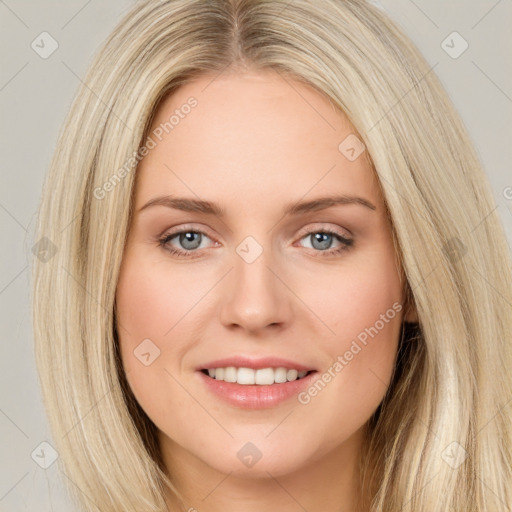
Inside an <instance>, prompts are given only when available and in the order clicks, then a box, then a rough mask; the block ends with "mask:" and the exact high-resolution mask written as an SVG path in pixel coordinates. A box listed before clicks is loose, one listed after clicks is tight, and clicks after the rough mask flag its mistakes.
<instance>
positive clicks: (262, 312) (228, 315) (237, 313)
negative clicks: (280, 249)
mask: <svg viewBox="0 0 512 512" xmlns="http://www.w3.org/2000/svg"><path fill="white" fill-rule="evenodd" d="M233 265H234V269H233V272H231V273H230V274H231V277H230V287H229V293H228V294H227V295H226V296H225V297H224V301H223V305H222V312H221V320H222V323H223V324H224V325H226V326H229V325H233V324H237V325H239V326H240V327H243V328H245V329H247V330H251V331H254V330H258V329H262V328H265V327H266V326H268V325H272V324H283V323H287V322H288V321H289V319H290V313H291V307H290V303H289V300H290V297H289V294H288V293H287V291H286V286H284V284H283V283H282V282H281V280H280V279H278V277H276V274H279V270H276V269H278V268H279V264H278V262H277V261H276V259H275V258H274V257H273V252H272V250H271V249H270V247H269V245H268V244H266V245H265V247H263V245H262V244H260V243H259V242H258V241H257V240H256V239H255V238H254V237H251V236H248V237H246V238H245V239H244V240H242V242H241V243H240V244H239V245H238V246H237V247H236V254H235V255H234V258H233Z"/></svg>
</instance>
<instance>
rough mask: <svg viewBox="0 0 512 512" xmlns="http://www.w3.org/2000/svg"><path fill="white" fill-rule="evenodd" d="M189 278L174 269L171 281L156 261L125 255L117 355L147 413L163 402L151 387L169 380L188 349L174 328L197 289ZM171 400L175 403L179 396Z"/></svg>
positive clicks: (118, 307)
mask: <svg viewBox="0 0 512 512" xmlns="http://www.w3.org/2000/svg"><path fill="white" fill-rule="evenodd" d="M188 281H189V282H188V284H187V279H186V276H184V275H182V273H175V274H174V276H173V279H172V281H171V282H169V279H167V278H165V272H164V271H163V270H162V268H161V266H159V262H158V261H154V260H152V261H151V260H149V259H148V258H146V259H144V258H143V257H137V254H134V255H132V254H127V255H126V257H125V259H124V260H123V265H122V267H121V272H120V276H119V281H118V284H117V291H116V312H117V318H116V320H117V331H118V337H119V344H120V352H121V358H122V362H123V368H124V371H125V373H126V377H127V380H128V383H129V385H130V388H131V389H132V392H133V394H134V395H135V397H136V399H137V401H138V402H139V404H140V405H141V407H142V408H143V409H144V410H145V411H146V413H147V414H148V415H149V416H150V417H154V416H155V414H156V415H157V416H158V411H159V410H162V408H163V407H164V404H163V403H162V393H156V392H155V390H159V389H160V390H161V389H163V386H166V387H168V386H170V385H172V378H171V377H170V374H175V372H176V366H177V364H179V361H180V360H181V359H182V354H183V353H185V352H186V347H187V339H186V337H185V336H177V335H176V333H178V332H181V331H180V329H181V328H182V327H183V326H184V325H185V324H186V319H185V320H184V317H185V316H186V314H187V310H189V309H190V307H191V306H190V305H191V304H194V303H195V302H196V301H197V298H195V295H198V292H197V291H196V292H194V290H190V288H191V287H190V278H189V279H188ZM177 290H179V293H177ZM171 341H172V343H171ZM166 372H167V373H166ZM182 398H183V402H184V401H185V397H182ZM174 399H175V401H176V402H179V401H180V400H181V395H180V394H179V393H178V394H176V395H174ZM177 405H178V406H180V405H183V404H180V403H177Z"/></svg>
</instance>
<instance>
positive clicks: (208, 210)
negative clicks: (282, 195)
mask: <svg viewBox="0 0 512 512" xmlns="http://www.w3.org/2000/svg"><path fill="white" fill-rule="evenodd" d="M348 204H355V205H361V206H365V207H366V208H369V209H370V210H376V209H377V208H376V206H375V205H374V204H373V203H371V202H370V201H368V200H367V199H364V198H362V197H356V196H327V197H319V198H317V199H313V200H311V201H302V202H298V203H291V204H289V205H288V206H286V208H285V209H284V215H302V214H305V213H309V212H315V211H319V210H325V209H327V208H330V207H331V206H336V205H348ZM152 206H165V207H167V208H174V209H176V210H182V211H185V212H195V213H203V214H207V215H216V216H218V217H222V218H224V217H225V216H226V212H225V210H224V209H223V208H221V207H220V206H219V205H217V204H215V203H212V202H210V201H203V200H202V199H193V198H188V197H174V196H170V195H166V196H158V197H155V198H153V199H151V200H149V201H148V202H147V203H146V204H145V205H144V206H142V207H141V208H139V210H138V212H141V211H142V210H145V209H147V208H150V207H152Z"/></svg>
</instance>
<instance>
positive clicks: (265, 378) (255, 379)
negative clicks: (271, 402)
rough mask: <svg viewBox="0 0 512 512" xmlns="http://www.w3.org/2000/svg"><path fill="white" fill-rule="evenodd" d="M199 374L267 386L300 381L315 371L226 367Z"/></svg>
mask: <svg viewBox="0 0 512 512" xmlns="http://www.w3.org/2000/svg"><path fill="white" fill-rule="evenodd" d="M201 372H202V373H204V374H205V375H207V376H208V377H210V378H212V379H214V380H219V381H224V382H231V383H236V384H241V385H243V386H250V385H260V386H269V385H273V384H285V383H287V382H293V381H296V380H301V379H303V378H304V377H306V376H308V375H310V374H311V373H316V370H310V371H307V370H302V371H299V370H296V369H293V368H284V367H278V368H271V367H269V368H260V369H257V370H255V369H253V368H246V367H238V368H237V367H235V366H228V367H225V368H209V369H206V368H204V369H202V370H201Z"/></svg>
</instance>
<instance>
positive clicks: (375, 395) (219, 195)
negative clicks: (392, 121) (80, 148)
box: [116, 72, 404, 476]
mask: <svg viewBox="0 0 512 512" xmlns="http://www.w3.org/2000/svg"><path fill="white" fill-rule="evenodd" d="M191 97H193V98H194V99H190V98H191ZM166 123H167V124H166ZM354 131H355V130H354V129H353V128H352V127H351V125H350V124H349V122H348V120H347V119H346V118H345V117H344V116H343V115H342V114H341V113H340V112H339V111H337V110H335V109H334V107H333V106H332V105H331V104H330V103H329V102H328V101H327V100H326V99H324V97H323V96H322V95H320V94H319V93H318V92H316V91H315V90H314V89H312V88H309V87H308V86H305V85H302V84H300V83H299V82H296V81H292V80H290V79H286V80H285V79H284V78H282V77H281V76H279V75H277V74H273V73H271V72H257V73H255V72H251V73H246V74H231V75H221V76H220V77H218V78H214V76H213V75H211V76H206V75H203V76H202V77H201V78H199V79H196V80H195V81H194V82H190V83H188V84H186V85H184V86H182V87H181V88H180V89H178V90H177V91H176V92H175V93H174V94H173V95H172V96H170V97H168V98H167V99H166V101H165V102H164V103H163V104H162V105H161V106H160V108H159V110H158V112H157V115H156V118H155V119H154V123H153V127H152V131H151V133H150V136H151V138H152V142H149V144H148V150H149V152H148V154H147V155H146V156H145V157H144V159H143V160H142V161H141V163H140V165H139V168H138V170H137V173H138V176H137V184H136V193H135V204H134V216H133V221H132V224H131V226H130V232H129V238H128V241H127V245H126V248H125V253H124V257H123V262H122V267H121V274H120V278H119V282H118V288H117V295H116V307H117V321H118V332H119V339H120V348H121V354H122V360H123V365H124V369H125V372H126V374H127V379H128V382H129V384H130V386H131V389H132V390H133V393H134V395H135V397H136V399H137V400H138V402H139V403H140V405H141V406H142V408H143V409H144V411H145V412H146V413H147V415H148V416H149V418H151V420H152V421H153V422H154V423H155V425H156V426H157V427H158V429H159V431H160V433H159V436H160V438H159V439H160V443H161V446H162V449H163V452H164V457H165V459H166V461H167V463H168V466H170V467H176V468H178V466H179V465H180V462H181V463H183V462H184V461H194V463H195V464H196V465H197V467H204V468H206V467H209V468H210V469H213V470H216V471H221V472H223V473H232V474H233V473H234V474H248V475H249V474H250V475H254V476H262V475H264V476H265V475H268V474H267V472H269V473H270V474H272V475H273V476H278V475H284V474H287V473H290V472H292V471H295V470H299V469H301V468H305V467H307V466H308V464H314V463H315V462H320V461H321V460H325V459H326V458H330V460H332V461H336V460H342V457H345V460H347V459H346V457H348V456H349V454H350V456H352V455H354V454H355V453H356V452H357V451H358V450H359V447H360V442H361V439H362V437H361V435H362V432H363V426H364V424H365V422H367V420H368V419H369V418H370V416H371V415H372V413H373V412H374V411H375V409H376V408H377V406H378V405H379V403H380V402H381V401H382V399H383V397H384V394H385V392H386V389H387V387H388V385H389V383H390V378H391V374H392V369H393V366H394V360H395V355H396V350H397V344H398V336H399V332H400V325H401V322H402V321H403V320H404V318H403V310H402V298H403V296H402V284H401V282H400V279H399V272H398V270H397V267H396V263H395V261H396V260H395V251H394V246H393V241H392V236H391V229H390V225H389V223H388V220H387V218H386V215H385V210H384V203H383V199H382V197H381V195H380V191H379V187H378V183H377V180H376V178H375V176H374V174H373V172H372V170H371V167H370V164H369V162H368V159H367V155H366V152H365V151H364V146H361V142H360V141H359V140H358V139H357V138H356V136H355V135H354ZM325 198H336V199H333V200H332V201H328V200H326V199H325ZM340 198H341V199H340ZM338 199H340V200H339V201H338ZM171 251H175V252H171ZM214 368H220V370H216V375H217V377H219V379H214V378H212V377H210V376H209V375H207V374H206V373H208V372H207V370H208V369H210V370H212V369H214ZM240 368H242V369H240ZM277 368H280V369H279V370H277ZM283 368H284V369H283ZM258 369H259V370H261V371H259V372H258V371H255V370H258ZM202 370H203V371H202ZM295 370H298V371H300V373H298V372H296V371H295ZM306 371H308V372H310V373H308V374H306V376H304V377H302V378H301V379H300V380H297V381H295V380H294V379H295V377H296V376H297V375H300V376H302V375H303V374H304V373H305V372H306ZM212 374H213V372H212ZM223 379H225V380H223ZM234 379H236V382H232V381H233V380H234ZM252 379H254V381H253V380H252ZM288 379H290V380H289V381H288ZM283 380H286V382H282V381H283ZM229 381H231V382H229ZM276 381H277V382H276ZM251 382H257V383H253V384H251ZM270 382H274V383H273V384H270Z"/></svg>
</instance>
